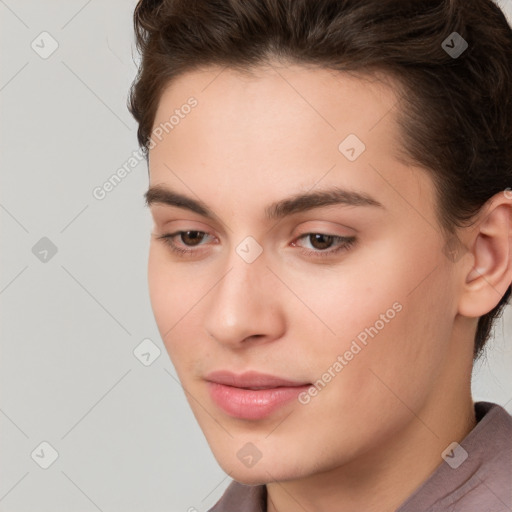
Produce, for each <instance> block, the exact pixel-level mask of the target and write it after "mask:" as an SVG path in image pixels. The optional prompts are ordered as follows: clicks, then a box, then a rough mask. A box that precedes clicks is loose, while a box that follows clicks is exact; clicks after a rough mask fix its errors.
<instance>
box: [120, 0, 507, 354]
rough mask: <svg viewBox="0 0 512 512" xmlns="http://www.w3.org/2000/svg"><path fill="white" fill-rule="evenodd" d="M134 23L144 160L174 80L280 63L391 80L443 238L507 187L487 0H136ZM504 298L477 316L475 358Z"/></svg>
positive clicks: (502, 78) (503, 36)
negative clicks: (431, 190) (217, 69)
mask: <svg viewBox="0 0 512 512" xmlns="http://www.w3.org/2000/svg"><path fill="white" fill-rule="evenodd" d="M134 27H135V35H136V43H137V49H138V50H139V52H140V54H141V56H142V60H141V64H140V67H139V72H138V74H137V77H136V79H135V80H134V82H133V84H132V87H131V90H130V94H129V99H128V108H129V110H130V112H131V113H132V115H133V116H134V118H135V119H136V121H137V122H138V124H139V127H138V132H137V138H138V141H139V144H140V147H141V149H142V150H143V151H144V152H145V154H146V157H147V151H148V145H149V140H150V135H151V131H152V128H153V123H154V119H155V114H156V110H157V108H158V103H159V100H160V97H161V94H162V92H163V90H164V88H165V87H166V86H168V85H169V83H170V82H171V81H172V80H173V79H175V78H176V77H177V76H179V75H181V74H183V73H185V72H187V71H192V70H195V69H198V68H202V67H208V66H209V65H221V66H228V67H230V68H233V69H237V70H240V71H246V72H248V71H249V70H250V69H252V68H255V67H257V66H258V65H264V64H266V63H269V62H272V60H274V59H279V60H284V61H288V62H290V63H296V64H303V65H314V66H318V67H321V68H325V69H330V70H333V71H347V72H356V73H362V74H370V73H372V72H383V73H384V74H387V75H388V76H391V77H393V78H395V79H397V83H398V84H399V85H400V87H399V89H400V91H397V92H399V93H400V97H401V99H402V100H403V103H401V106H402V108H401V109H400V111H399V119H398V122H399V125H400V128H401V135H402V141H401V142H402V146H403V150H404V155H405V157H406V160H407V161H409V162H411V163H415V164H419V165H420V166H422V167H425V168H427V169H428V171H430V174H431V177H432V179H433V182H434V184H435V188H436V193H437V203H438V208H437V213H438V219H439V225H440V226H441V229H442V231H443V235H444V236H445V239H446V241H447V243H449V242H450V241H453V240H454V239H455V240H458V239H457V237H456V235H455V233H456V228H457V227H463V226H464V225H468V223H470V222H471V220H473V219H474V216H475V215H476V214H478V212H479V210H480V208H481V207H482V206H483V205H484V203H485V202H486V201H487V200H488V199H490V198H491V197H492V196H493V195H494V194H496V193H498V192H499V191H501V190H504V189H507V188H508V187H511V186H512V29H511V27H510V25H509V24H508V22H507V19H506V18H505V16H504V14H503V12H502V11H501V10H500V8H499V7H498V6H497V5H495V4H494V3H493V1H492V0H140V1H139V2H138V4H137V6H136V8H135V11H134ZM454 32H456V33H457V34H456V35H455V37H456V38H459V41H462V39H463V40H464V41H465V42H467V44H468V46H467V48H466V49H465V50H464V51H463V52H462V54H460V55H458V56H454V55H451V54H450V53H449V52H448V51H447V50H445V48H446V46H445V47H443V46H444V42H446V41H448V43H446V45H447V47H453V46H455V43H454V39H453V37H454V34H453V33H454ZM450 37H452V39H450ZM460 38H462V39H460ZM510 293H511V287H510V286H509V287H508V289H507V291H506V293H505V294H504V296H503V297H502V298H501V300H500V302H499V303H498V304H497V305H496V307H495V308H494V309H492V310H491V311H490V312H489V313H487V314H485V315H483V316H481V317H480V318H479V320H478V327H477V331H476V336H475V344H474V358H475V359H476V358H478V356H479V355H480V354H481V352H482V349H483V347H484V345H485V343H486V341H487V339H488V337H489V335H490V332H491V328H492V325H493V322H494V320H495V319H496V318H497V317H499V316H500V315H501V313H502V309H503V307H504V306H505V304H506V303H507V301H508V298H509V296H510Z"/></svg>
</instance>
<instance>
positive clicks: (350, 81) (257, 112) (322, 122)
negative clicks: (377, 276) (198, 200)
mask: <svg viewBox="0 0 512 512" xmlns="http://www.w3.org/2000/svg"><path fill="white" fill-rule="evenodd" d="M393 86H394V82H393V81H392V80H391V79H390V78H389V77H386V76H384V75H382V74H381V75H374V76H370V75H366V76H365V75H354V74H349V73H339V72H334V71H331V70H327V69H319V68H315V67H306V66H294V65H287V66H283V65H277V64H276V65H270V66H266V67H261V68H256V69H255V70H254V71H253V72H252V73H243V74H242V73H239V72H238V71H235V70H233V69H230V68H221V67H211V68H205V69H202V70H196V71H193V72H188V73H185V74H183V75H181V76H180V77H178V78H177V79H176V80H175V81H173V82H172V84H171V85H170V86H168V87H167V88H166V89H165V91H164V93H163V95H162V97H161V100H160V102H159V106H158V110H157V113H156V116H155V122H154V125H153V129H154V130H156V129H158V128H159V127H160V135H159V137H158V138H155V137H153V140H154V142H155V145H154V147H153V148H152V149H151V150H150V156H149V163H150V182H151V184H152V185H154V184H161V183H169V184H172V187H173V188H174V189H178V190H180V191H182V192H190V190H187V188H188V189H191V190H192V192H193V193H194V194H195V195H197V196H200V197H202V198H206V197H209V196H212V195H219V196H220V194H221V193H222V195H223V197H227V196H226V194H228V192H229V191H231V192H233V191H234V190H236V191H237V195H238V196H239V197H238V202H239V204H240V205H243V204H245V205H249V204H251V203H255V204H256V202H257V203H258V204H259V205H260V207H261V202H262V201H263V199H268V201H266V202H270V201H271V200H272V199H280V198H281V197H283V196H285V195H289V194H290V193H294V192H297V191H304V190H309V189H311V188H312V187H314V186H315V184H317V183H320V184H321V185H322V186H324V185H325V186H328V185H332V184H335V185H339V186H343V187H346V188H351V189H357V190H365V191H368V192H369V193H370V194H371V195H372V196H373V197H376V198H377V199H378V200H379V201H380V202H381V203H383V204H385V203H386V202H389V201H395V202H396V201H397V199H398V196H399V195H401V194H402V195H403V194H405V195H407V196H409V201H411V200H412V201H414V200H416V199H417V197H416V196H425V188H424V187H427V188H428V187H430V193H431V194H430V195H432V194H433V189H432V187H431V183H429V181H430V180H429V179H427V178H428V174H426V173H424V172H423V173H422V172H421V170H420V169H419V168H414V167H411V166H408V165H406V164H405V163H404V162H403V161H402V160H401V159H400V158H399V157H400V156H401V150H402V146H401V144H400V133H399V129H398V125H397V122H396V116H397V113H398V112H399V108H400V103H399V102H398V95H397V89H395V88H394V87H393ZM190 98H193V99H194V101H195V106H194V107H193V108H188V107H187V108H184V106H186V105H187V104H188V103H190ZM173 115H174V118H175V119H174V121H175V122H174V123H172V125H171V124H170V123H169V119H170V118H171V116H173ZM178 118H179V119H178ZM162 127H163V128H164V129H162ZM165 127H167V128H165ZM352 149H353V150H354V151H351V150H352ZM347 150H348V153H347ZM350 152H351V153H350ZM354 153H355V157H356V158H353V156H354ZM350 157H352V158H350ZM171 170H172V172H170V171H171ZM183 178H184V179H183ZM262 194H264V196H262ZM397 194H398V195H397ZM228 195H229V194H228ZM231 195H233V194H231ZM426 197H427V198H428V197H429V194H428V192H427V194H426ZM235 201H236V199H235V198H233V203H234V202H235ZM263 202H265V201H263ZM212 206H213V205H212ZM215 206H217V205H215ZM231 213H233V211H231Z"/></svg>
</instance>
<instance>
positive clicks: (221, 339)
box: [204, 253, 285, 349]
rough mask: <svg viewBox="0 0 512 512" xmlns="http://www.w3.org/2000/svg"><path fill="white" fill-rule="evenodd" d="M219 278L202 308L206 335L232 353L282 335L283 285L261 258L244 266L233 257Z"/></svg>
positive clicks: (237, 257)
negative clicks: (234, 350) (280, 291)
mask: <svg viewBox="0 0 512 512" xmlns="http://www.w3.org/2000/svg"><path fill="white" fill-rule="evenodd" d="M219 275H221V277H220V278H219V279H218V280H217V281H216V283H215V284H214V285H213V289H212V290H211V292H210V293H209V294H208V296H207V297H208V300H207V301H206V302H205V305H204V307H205V308H206V310H205V311H206V313H205V321H204V325H205V329H206V333H207V335H209V336H211V337H212V338H213V339H214V340H215V341H216V342H217V343H220V344H222V345H225V346H226V347H230V348H231V349H238V348H242V347H247V345H248V343H250V344H251V345H252V344H254V343H267V342H269V341H271V340H273V339H277V338H279V337H281V336H282V335H283V331H284V328H285V319H284V309H283V308H282V303H281V302H280V301H281V300H282V298H281V294H280V293H279V287H280V286H282V284H280V282H279V279H277V278H276V276H275V274H274V273H273V272H272V271H271V270H270V269H269V268H268V267H267V262H266V259H265V258H264V257H263V254H262V255H261V256H260V257H259V258H257V259H256V260H255V261H253V262H252V263H247V262H246V261H244V260H243V259H242V258H240V257H239V256H238V254H236V253H235V254H234V255H233V257H232V258H230V260H229V264H228V265H227V267H226V270H225V271H224V272H223V273H222V274H219ZM283 299H284V298H283Z"/></svg>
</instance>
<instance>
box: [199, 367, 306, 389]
mask: <svg viewBox="0 0 512 512" xmlns="http://www.w3.org/2000/svg"><path fill="white" fill-rule="evenodd" d="M205 379H206V380H208V381H210V382H216V383H218V384H224V385H225V386H233V387H236V388H242V389H273V388H279V387H298V386H305V385H307V384H311V383H310V382H305V381H294V380H289V379H283V378H281V377H277V376H275V375H270V374H267V373H260V372H256V371H247V372H244V373H242V374H239V375H237V374H235V373H233V372H230V371H227V370H220V371H215V372H211V373H209V374H208V375H206V377H205Z"/></svg>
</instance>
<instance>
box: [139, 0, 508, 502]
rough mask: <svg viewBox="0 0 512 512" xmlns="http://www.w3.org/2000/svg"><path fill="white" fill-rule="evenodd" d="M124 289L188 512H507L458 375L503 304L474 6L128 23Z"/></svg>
mask: <svg viewBox="0 0 512 512" xmlns="http://www.w3.org/2000/svg"><path fill="white" fill-rule="evenodd" d="M134 21H135V29H136V37H137V44H138V49H139V50H140V52H141V55H142V61H141V64H140V69H139V74H138V76H137V77H136V80H135V81H134V84H133V86H132V89H131V94H130V98H129V108H130V111H131V112H132V114H133V115H134V117H135V119H136V120H137V122H138V123H139V128H138V140H139V143H140V145H141V147H142V148H143V149H144V150H145V152H146V155H147V158H148V165H149V182H150V183H149V190H148V191H147V193H146V196H145V197H146V201H147V204H148V205H149V207H150V210H151V214H152V217H153V220H154V228H153V232H152V238H151V244H150V254H149V267H148V271H149V289H150V297H151V303H152V308H153V311H154V315H155V320H156V322H157V324H158V328H159V331H160V334H161V336H162V340H163V342H164V344H165V346H166V348H167V351H168V354H169V356H170V359H171V360H172V363H173V364H174V366H175V368H176V372H177V374H178V377H179V379H180V381H181V383H182V385H183V388H184V390H185V393H186V396H187V399H188V401H189V404H190V407H191V409H192V412H193V414H194V415H195V418H196V419H197V421H198V423H199V425H200V427H201V429H202V430H203V432H204V434H205V437H206V439H207V441H208V443H209V446H210V447H211V449H212V451H213V454H214V456H215V457H216V459H217V461H218V462H219V464H220V466H221V467H222V468H223V470H224V471H225V472H226V473H227V474H229V475H230V476H231V477H232V479H233V481H232V482H231V484H230V485H229V487H228V488H227V489H226V491H225V492H224V495H223V496H222V497H221V498H220V499H219V500H218V502H217V504H216V505H215V506H214V507H213V508H212V509H211V511H212V512H213V511H215V512H221V511H225V512H227V511H237V512H240V511H245V512H256V511H268V512H290V511H298V510H305V511H315V512H326V511H333V510H336V511H338V512H348V511H350V512H352V511H361V510H364V511H365V512H377V511H378V512H391V511H398V512H422V511H425V512H426V511H431V512H434V511H437V512H441V511H443V512H445V511H446V512H447V511H465V512H467V511H469V510H471V511H479V512H480V511H482V512H483V511H485V512H491V511H492V512H506V511H510V510H512V495H511V487H512V486H511V481H512V476H511V468H512V444H511V443H512V417H511V416H510V415H509V414H508V413H507V411H506V410H505V409H504V408H503V407H502V406H500V405H498V404H495V403H491V402H477V403H475V402H473V399H472V396H471V372H472V366H473V363H474V361H475V360H476V359H477V358H478V357H479V355H480V354H481V353H482V350H483V348H484V346H485V343H486V341H487V340H488V338H489V336H490V335H491V332H492V326H493V322H494V320H495V319H496V318H497V317H499V315H500V314H501V313H502V308H503V307H504V305H505V304H506V303H507V300H508V298H509V296H510V290H511V288H510V284H511V281H512V253H511V249H512V245H511V240H512V239H511V236H512V229H511V219H512V190H511V189H510V187H511V185H512V30H511V28H510V26H509V25H508V23H507V21H506V19H505V17H504V15H503V13H502V12H501V10H500V9H499V7H497V6H496V5H495V4H494V3H493V2H492V1H491V0H432V1H429V2H424V1H419V0H418V1H404V0H161V1H149V0H141V1H140V2H139V3H138V5H137V7H136V9H135V13H134Z"/></svg>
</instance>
